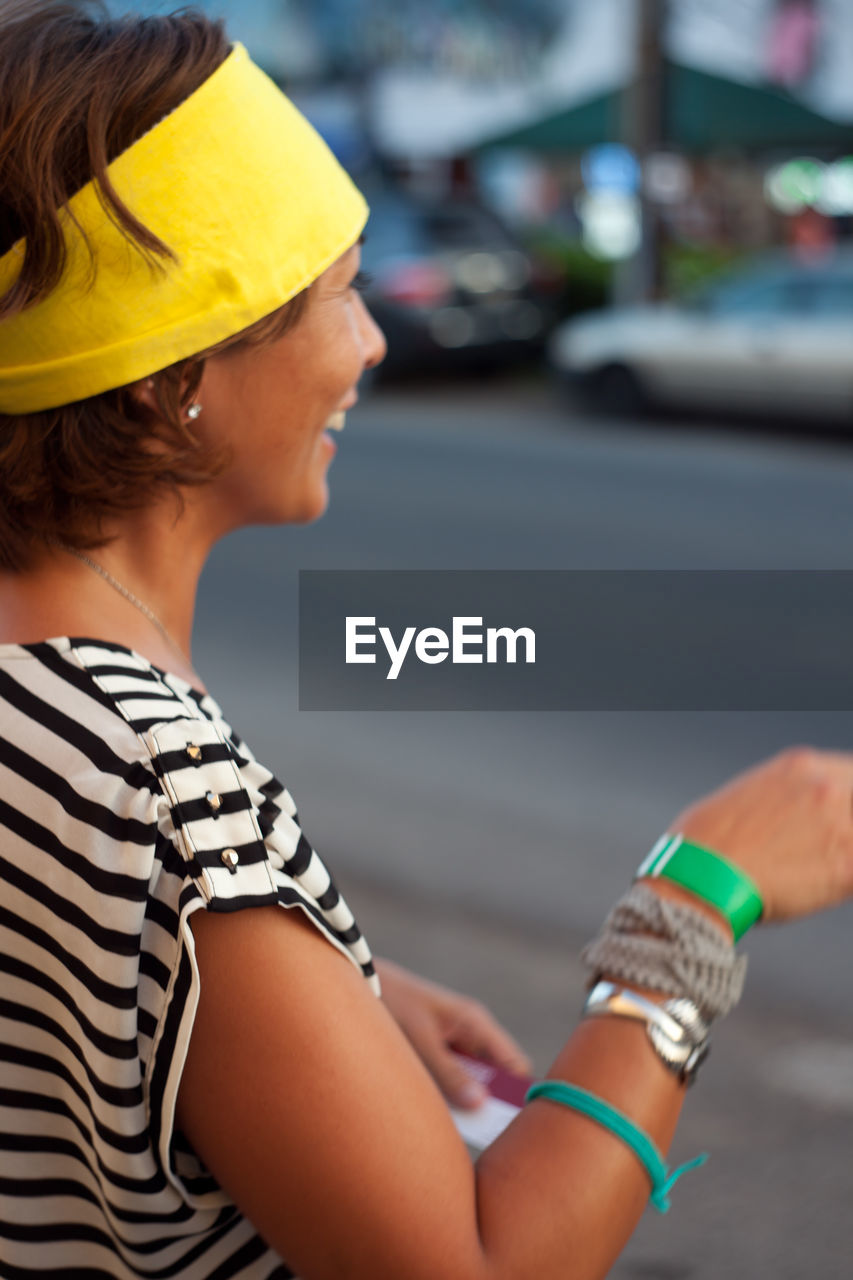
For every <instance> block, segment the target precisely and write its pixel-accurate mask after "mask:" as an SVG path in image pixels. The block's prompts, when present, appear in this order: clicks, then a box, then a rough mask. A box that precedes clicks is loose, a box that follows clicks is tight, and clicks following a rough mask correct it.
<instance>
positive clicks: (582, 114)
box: [476, 63, 853, 152]
mask: <svg viewBox="0 0 853 1280" xmlns="http://www.w3.org/2000/svg"><path fill="white" fill-rule="evenodd" d="M621 98H622V93H621V91H620V90H613V91H612V92H610V93H607V94H602V95H601V96H600V97H596V98H590V99H588V100H587V101H586V102H581V103H578V104H577V105H576V106H574V107H570V108H568V109H567V110H565V111H561V112H558V113H557V114H556V115H552V116H548V117H546V118H544V119H542V120H538V121H536V122H535V123H532V124H529V125H526V126H524V127H523V128H520V129H513V130H510V131H508V132H506V133H503V134H500V135H496V136H495V137H493V138H487V139H485V140H484V141H483V142H481V143H480V144H479V145H478V147H477V148H476V149H477V150H478V151H482V150H485V149H491V148H493V147H522V148H525V147H526V148H529V149H531V150H534V151H548V152H573V151H583V150H585V149H586V148H587V147H591V146H595V145H597V144H598V143H601V142H611V141H614V140H617V139H618V138H619V136H620V108H621ZM666 119H667V135H668V136H667V138H666V144H668V145H669V146H674V147H678V148H679V149H680V150H683V151H693V152H705V151H710V150H712V149H717V148H720V147H740V148H742V149H745V150H749V151H761V150H766V149H768V148H773V147H796V148H798V149H803V148H815V149H822V148H836V149H837V148H843V149H845V150H853V126H851V125H843V124H839V123H838V122H837V121H834V120H828V119H826V118H825V117H824V116H821V115H818V113H817V112H815V111H811V110H810V109H809V108H808V107H806V106H804V105H803V104H802V103H801V102H798V101H797V99H795V98H792V97H791V96H790V95H789V94H786V93H783V92H781V91H778V90H775V89H767V88H762V87H760V86H757V85H747V84H741V83H740V82H738V81H734V80H725V79H723V78H722V77H721V76H713V75H709V74H708V73H707V72H705V71H696V70H694V69H692V68H690V67H682V66H678V65H677V64H674V63H671V64H669V65H668V67H667V70H666Z"/></svg>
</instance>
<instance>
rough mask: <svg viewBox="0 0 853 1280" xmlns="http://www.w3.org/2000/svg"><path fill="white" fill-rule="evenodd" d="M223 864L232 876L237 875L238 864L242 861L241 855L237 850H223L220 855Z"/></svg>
mask: <svg viewBox="0 0 853 1280" xmlns="http://www.w3.org/2000/svg"><path fill="white" fill-rule="evenodd" d="M219 856H220V859H221V860H222V862H224V863H225V866H226V867H227V868H228V870H229V871H230V872H231V874H232V876H233V875H236V874H237V863H238V862H239V861H240V855H239V854H238V852H237V850H236V849H223V850H222V853H221V854H220V855H219Z"/></svg>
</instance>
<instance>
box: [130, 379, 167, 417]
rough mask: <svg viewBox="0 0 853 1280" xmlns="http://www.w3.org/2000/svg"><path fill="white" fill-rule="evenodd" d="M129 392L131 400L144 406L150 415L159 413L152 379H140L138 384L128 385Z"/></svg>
mask: <svg viewBox="0 0 853 1280" xmlns="http://www.w3.org/2000/svg"><path fill="white" fill-rule="evenodd" d="M129 390H130V393H131V395H132V396H133V398H134V399H135V400H137V401H138V402H139V403H140V404H142V405H144V406H145V408H146V409H149V410H150V411H151V413H155V414H156V413H159V412H160V406H159V404H158V402H157V390H156V388H155V386H154V379H153V378H140V380H139V382H132V383H131V384H130V387H129Z"/></svg>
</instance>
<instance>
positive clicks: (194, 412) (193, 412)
mask: <svg viewBox="0 0 853 1280" xmlns="http://www.w3.org/2000/svg"><path fill="white" fill-rule="evenodd" d="M200 413H201V405H200V404H198V403H195V404H191V405H190V406H189V408H188V409H187V417H188V418H191V419H192V421H193V422H195V420H196V418H197V417H198V415H199V414H200Z"/></svg>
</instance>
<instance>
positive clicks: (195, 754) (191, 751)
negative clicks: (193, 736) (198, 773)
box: [187, 742, 201, 763]
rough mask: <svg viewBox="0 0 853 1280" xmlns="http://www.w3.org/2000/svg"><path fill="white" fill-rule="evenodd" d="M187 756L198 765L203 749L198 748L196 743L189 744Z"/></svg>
mask: <svg viewBox="0 0 853 1280" xmlns="http://www.w3.org/2000/svg"><path fill="white" fill-rule="evenodd" d="M187 755H188V756H189V758H190V760H193V761H194V762H195V763H198V761H199V760H200V759H201V747H197V746H196V744H195V743H194V742H188V743H187Z"/></svg>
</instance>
